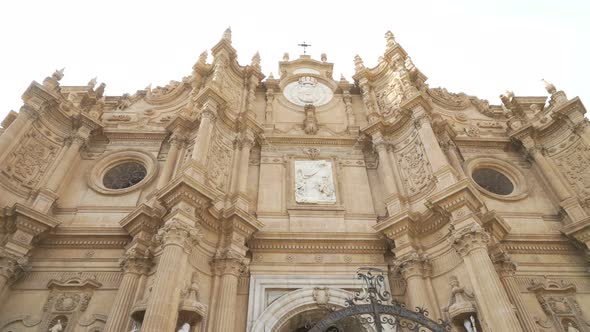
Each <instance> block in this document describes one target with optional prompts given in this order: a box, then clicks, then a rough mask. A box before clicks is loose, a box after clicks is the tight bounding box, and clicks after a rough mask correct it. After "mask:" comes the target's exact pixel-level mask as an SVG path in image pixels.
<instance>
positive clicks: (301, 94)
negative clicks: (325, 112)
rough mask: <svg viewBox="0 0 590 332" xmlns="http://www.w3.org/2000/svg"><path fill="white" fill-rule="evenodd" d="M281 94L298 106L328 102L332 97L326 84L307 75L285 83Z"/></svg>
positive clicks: (319, 104) (318, 104)
mask: <svg viewBox="0 0 590 332" xmlns="http://www.w3.org/2000/svg"><path fill="white" fill-rule="evenodd" d="M283 95H284V96H285V98H287V100H289V101H290V102H292V103H293V104H295V105H298V106H305V105H308V104H312V105H314V106H322V105H325V104H327V103H329V102H330V100H332V97H333V93H332V90H331V89H330V88H329V87H328V86H327V85H325V84H323V83H320V82H318V81H317V80H316V79H315V78H313V77H309V76H305V77H301V78H300V79H299V81H297V82H292V83H289V84H287V86H285V88H284V89H283Z"/></svg>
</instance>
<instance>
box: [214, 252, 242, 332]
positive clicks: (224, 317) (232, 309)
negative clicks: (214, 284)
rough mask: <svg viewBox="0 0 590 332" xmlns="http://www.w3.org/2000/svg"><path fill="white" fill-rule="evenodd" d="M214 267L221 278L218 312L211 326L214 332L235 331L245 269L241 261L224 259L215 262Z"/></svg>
mask: <svg viewBox="0 0 590 332" xmlns="http://www.w3.org/2000/svg"><path fill="white" fill-rule="evenodd" d="M213 267H214V269H215V271H216V273H217V274H219V275H220V277H219V288H218V296H217V312H216V313H215V316H214V317H213V321H212V324H211V326H212V327H213V329H212V331H214V332H227V331H235V329H234V325H235V317H236V299H237V296H238V278H239V276H240V272H241V270H242V267H243V263H242V261H241V260H240V259H236V258H224V259H217V260H215V261H213Z"/></svg>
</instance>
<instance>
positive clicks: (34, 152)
mask: <svg viewBox="0 0 590 332" xmlns="http://www.w3.org/2000/svg"><path fill="white" fill-rule="evenodd" d="M59 148H60V147H59V145H58V144H56V143H53V142H52V141H50V140H48V139H45V137H44V135H42V134H41V133H40V132H38V131H37V130H36V129H32V130H31V131H30V132H29V133H27V134H25V135H24V137H23V139H22V142H21V143H20V144H18V145H17V147H16V148H15V149H14V150H13V151H12V152H11V153H10V154H9V155H8V157H7V159H6V165H5V166H4V168H3V169H2V173H3V174H4V175H5V176H6V177H7V178H8V179H9V180H10V182H11V183H13V184H14V185H19V186H23V187H26V188H33V187H35V185H37V184H38V183H39V181H40V180H41V179H42V178H43V175H44V174H45V172H46V171H47V168H48V167H49V166H50V165H51V163H52V162H53V160H54V159H55V156H56V155H57V153H58V152H59Z"/></svg>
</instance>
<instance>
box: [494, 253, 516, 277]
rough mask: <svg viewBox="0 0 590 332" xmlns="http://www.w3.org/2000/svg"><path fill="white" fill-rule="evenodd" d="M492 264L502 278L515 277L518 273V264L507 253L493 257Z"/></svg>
mask: <svg viewBox="0 0 590 332" xmlns="http://www.w3.org/2000/svg"><path fill="white" fill-rule="evenodd" d="M492 262H493V263H494V267H495V268H496V271H498V274H499V275H500V277H501V278H505V277H513V276H514V274H515V273H516V268H517V267H518V264H516V262H514V261H513V260H512V257H510V255H509V254H508V253H506V252H500V253H497V254H495V255H492Z"/></svg>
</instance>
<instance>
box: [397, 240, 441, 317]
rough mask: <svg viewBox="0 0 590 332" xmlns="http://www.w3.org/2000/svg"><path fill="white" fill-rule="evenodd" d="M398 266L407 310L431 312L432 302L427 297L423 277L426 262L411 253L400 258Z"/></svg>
mask: <svg viewBox="0 0 590 332" xmlns="http://www.w3.org/2000/svg"><path fill="white" fill-rule="evenodd" d="M398 264H399V267H400V270H401V274H402V276H403V277H404V279H405V280H406V293H407V300H408V309H410V310H412V311H413V310H414V309H416V307H420V308H426V309H428V311H429V312H433V309H434V307H433V306H432V304H431V303H432V301H431V300H430V296H429V295H428V290H427V288H426V283H425V282H424V275H423V272H424V264H428V262H427V261H426V260H425V259H424V258H423V257H421V256H420V255H418V254H417V253H416V252H411V253H409V254H407V255H404V256H402V257H401V258H400V261H399V263H398Z"/></svg>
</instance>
